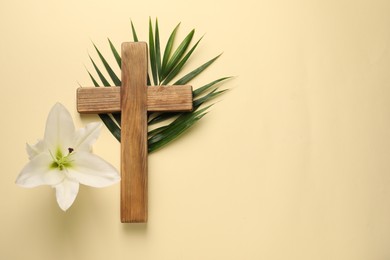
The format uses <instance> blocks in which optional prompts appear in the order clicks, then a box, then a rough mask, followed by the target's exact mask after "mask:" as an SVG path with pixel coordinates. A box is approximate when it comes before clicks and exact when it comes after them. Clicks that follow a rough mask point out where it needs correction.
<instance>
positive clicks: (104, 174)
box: [16, 103, 120, 211]
mask: <svg viewBox="0 0 390 260" xmlns="http://www.w3.org/2000/svg"><path fill="white" fill-rule="evenodd" d="M100 127H101V123H97V122H96V123H90V124H87V125H86V127H85V128H81V129H78V130H77V131H76V130H75V127H74V124H73V120H72V117H71V115H70V113H69V112H68V110H66V108H65V107H64V106H63V105H61V104H60V103H57V104H55V105H54V106H53V108H52V109H51V111H50V113H49V115H48V117H47V121H46V129H45V135H44V139H43V140H40V141H38V142H37V143H36V144H35V145H29V144H27V147H26V148H27V153H28V155H29V159H30V162H29V163H27V165H26V166H25V167H24V168H23V169H22V171H21V172H20V174H19V176H18V178H17V179H16V184H18V185H20V186H22V187H26V188H32V187H36V186H40V185H50V186H52V187H53V188H55V189H56V197H57V202H58V205H59V206H60V208H61V209H62V210H64V211H66V210H67V209H68V208H69V207H70V206H71V205H72V204H73V202H74V200H75V199H76V196H77V193H78V191H79V183H81V184H84V185H88V186H92V187H105V186H108V185H111V184H114V183H116V182H118V181H119V180H120V177H119V173H118V171H117V170H116V169H115V168H114V167H113V166H112V165H111V164H109V163H108V162H106V161H104V160H103V159H102V158H100V157H98V156H96V155H94V154H92V144H93V143H94V142H95V141H96V139H97V138H98V136H99V134H100Z"/></svg>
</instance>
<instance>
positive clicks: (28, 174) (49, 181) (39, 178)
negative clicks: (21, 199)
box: [16, 153, 65, 188]
mask: <svg viewBox="0 0 390 260" xmlns="http://www.w3.org/2000/svg"><path fill="white" fill-rule="evenodd" d="M51 163H52V158H51V155H50V154H49V153H41V154H39V155H36V156H35V157H34V158H33V159H32V160H31V161H30V162H29V163H28V164H27V165H26V166H25V167H24V168H23V169H22V171H21V172H20V174H19V176H18V178H17V179H16V184H18V185H20V186H22V187H26V188H33V187H36V186H39V185H45V184H46V185H56V184H58V183H60V182H62V180H63V179H64V178H65V175H64V172H61V171H59V170H58V169H56V168H54V169H51V168H50V164H51Z"/></svg>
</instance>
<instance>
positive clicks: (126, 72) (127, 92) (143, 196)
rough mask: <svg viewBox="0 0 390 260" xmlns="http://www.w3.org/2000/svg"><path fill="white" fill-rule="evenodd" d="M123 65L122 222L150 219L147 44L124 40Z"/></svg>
mask: <svg viewBox="0 0 390 260" xmlns="http://www.w3.org/2000/svg"><path fill="white" fill-rule="evenodd" d="M121 68H122V87H121V111H122V119H121V161H122V163H121V178H122V181H121V221H122V222H146V221H147V217H148V200H147V197H148V193H147V188H148V185H147V184H148V180H147V178H148V177H147V165H148V164H147V158H148V146H147V133H148V131H147V124H148V122H147V103H146V100H147V96H146V93H147V92H146V78H147V68H148V63H147V45H146V43H129V42H125V43H123V44H122V67H121Z"/></svg>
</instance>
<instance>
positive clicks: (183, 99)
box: [77, 42, 192, 223]
mask: <svg viewBox="0 0 390 260" xmlns="http://www.w3.org/2000/svg"><path fill="white" fill-rule="evenodd" d="M147 48H148V47H147V44H146V43H144V42H137V43H130V42H125V43H122V66H121V68H122V86H121V87H99V88H95V87H92V88H79V89H77V110H78V112H79V113H98V114H100V113H113V112H119V111H121V222H122V223H128V222H141V223H142V222H147V217H148V208H147V206H148V201H147V198H148V195H147V185H148V176H147V157H148V147H147V136H148V128H147V127H148V122H147V112H148V111H162V112H168V111H172V112H174V111H176V112H177V111H191V110H192V87H191V86H187V85H186V86H148V87H147V83H146V81H147V80H146V79H147V71H148V62H147V59H148V55H147Z"/></svg>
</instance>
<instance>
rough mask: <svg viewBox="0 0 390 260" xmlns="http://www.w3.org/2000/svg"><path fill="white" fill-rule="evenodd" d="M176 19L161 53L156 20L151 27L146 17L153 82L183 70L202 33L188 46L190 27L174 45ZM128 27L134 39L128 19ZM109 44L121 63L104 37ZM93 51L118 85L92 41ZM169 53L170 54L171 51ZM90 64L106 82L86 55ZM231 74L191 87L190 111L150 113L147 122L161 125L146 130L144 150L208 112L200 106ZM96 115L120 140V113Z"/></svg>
mask: <svg viewBox="0 0 390 260" xmlns="http://www.w3.org/2000/svg"><path fill="white" fill-rule="evenodd" d="M179 26H180V23H179V24H177V25H176V27H175V28H174V29H173V31H172V32H171V34H170V35H169V38H168V41H167V43H166V45H165V49H164V53H161V43H160V31H159V24H158V20H157V19H156V22H155V28H154V30H153V26H152V21H151V19H150V18H149V34H148V38H149V59H150V62H149V66H150V71H151V72H152V74H151V77H152V79H153V83H154V85H167V84H169V83H170V82H171V81H172V80H173V79H174V78H175V77H176V76H177V75H179V73H181V72H183V70H184V68H185V67H186V66H185V65H186V64H187V63H188V61H189V60H190V58H191V57H192V56H193V54H194V53H195V50H196V48H197V46H198V45H199V43H200V41H201V39H202V37H201V38H200V39H199V40H198V41H197V42H196V43H195V44H194V45H193V46H192V47H191V48H190V49H189V51H187V50H188V48H189V47H190V45H191V42H192V39H193V37H194V34H195V30H191V31H190V32H189V33H188V34H187V35H186V36H185V38H184V39H183V40H182V41H181V42H180V44H179V46H178V47H177V48H176V49H175V48H174V42H175V39H176V34H177V31H178V29H179ZM131 31H132V36H133V40H134V41H135V42H138V36H137V33H136V30H135V27H134V24H133V22H132V21H131ZM108 42H109V46H110V49H111V52H112V55H113V56H114V58H115V60H116V63H117V65H118V66H119V67H121V57H120V55H119V53H118V52H117V50H116V48H115V46H114V44H113V43H112V42H111V41H110V39H108ZM94 48H95V51H96V52H97V54H98V56H99V59H100V61H101V62H102V65H103V67H104V68H105V72H106V73H107V74H108V76H109V78H110V79H111V80H112V81H113V83H114V85H117V86H120V83H121V82H120V79H119V77H118V76H117V75H116V74H115V72H114V71H113V70H112V68H111V66H110V65H109V63H108V62H107V60H106V59H105V58H104V56H103V55H102V54H101V52H100V50H99V49H98V48H97V46H96V45H95V44H94ZM172 53H173V54H172ZM220 56H221V55H218V56H216V57H214V58H212V59H211V60H209V61H207V62H205V63H203V64H202V65H200V66H199V67H197V68H195V69H193V70H191V71H190V72H188V73H187V74H185V75H184V76H183V77H181V78H180V79H178V80H177V81H176V82H175V83H174V85H185V84H188V83H190V81H191V80H192V79H194V78H195V77H197V76H199V75H200V74H201V73H202V72H203V71H204V70H205V69H206V68H208V67H209V66H210V65H212V64H213V63H214V62H215V61H216V60H217V59H218V58H219V57H220ZM90 60H91V62H92V65H93V67H94V69H95V72H96V74H97V75H98V78H99V79H100V81H101V83H102V85H103V86H110V85H111V84H110V83H109V82H108V80H107V78H106V76H105V75H104V74H103V72H102V70H101V69H100V68H99V67H98V65H97V64H96V63H95V61H94V60H93V59H92V58H91V57H90ZM87 72H88V74H89V76H90V78H91V80H92V82H93V84H94V85H95V86H97V87H98V86H99V82H98V81H97V80H96V79H95V78H94V77H93V75H92V74H91V73H90V72H89V71H88V70H87ZM230 78H231V77H222V78H218V79H216V80H214V81H212V82H210V83H208V84H206V85H203V86H201V87H199V88H195V87H194V91H193V98H194V100H193V106H194V111H192V112H187V113H185V112H176V113H166V112H164V113H152V114H150V115H149V121H148V125H149V126H151V125H154V124H156V123H160V124H161V126H159V127H157V128H155V129H153V130H150V131H148V151H149V152H154V151H157V150H159V149H161V148H162V147H164V146H165V145H167V144H169V143H170V142H172V141H173V140H175V139H177V138H178V137H180V136H181V135H182V134H183V133H185V132H186V131H188V129H190V128H191V127H192V126H193V125H194V124H195V123H197V122H198V121H199V120H200V119H201V118H203V117H204V116H205V115H206V114H207V113H208V112H207V111H208V109H209V108H210V105H209V106H206V107H204V108H201V107H202V105H203V104H205V103H207V102H210V101H212V100H213V99H215V98H216V97H218V96H220V95H222V94H224V93H225V92H226V90H218V87H219V86H217V84H218V85H220V84H221V83H223V82H225V81H226V80H228V79H230ZM147 82H148V83H147V84H148V85H150V84H151V81H150V78H149V75H148V79H147ZM99 117H100V118H101V119H102V121H103V123H104V124H105V125H106V126H107V128H108V129H109V131H110V132H111V133H112V134H113V135H114V137H115V138H116V139H117V140H118V141H120V119H121V118H120V113H113V114H101V115H99Z"/></svg>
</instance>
